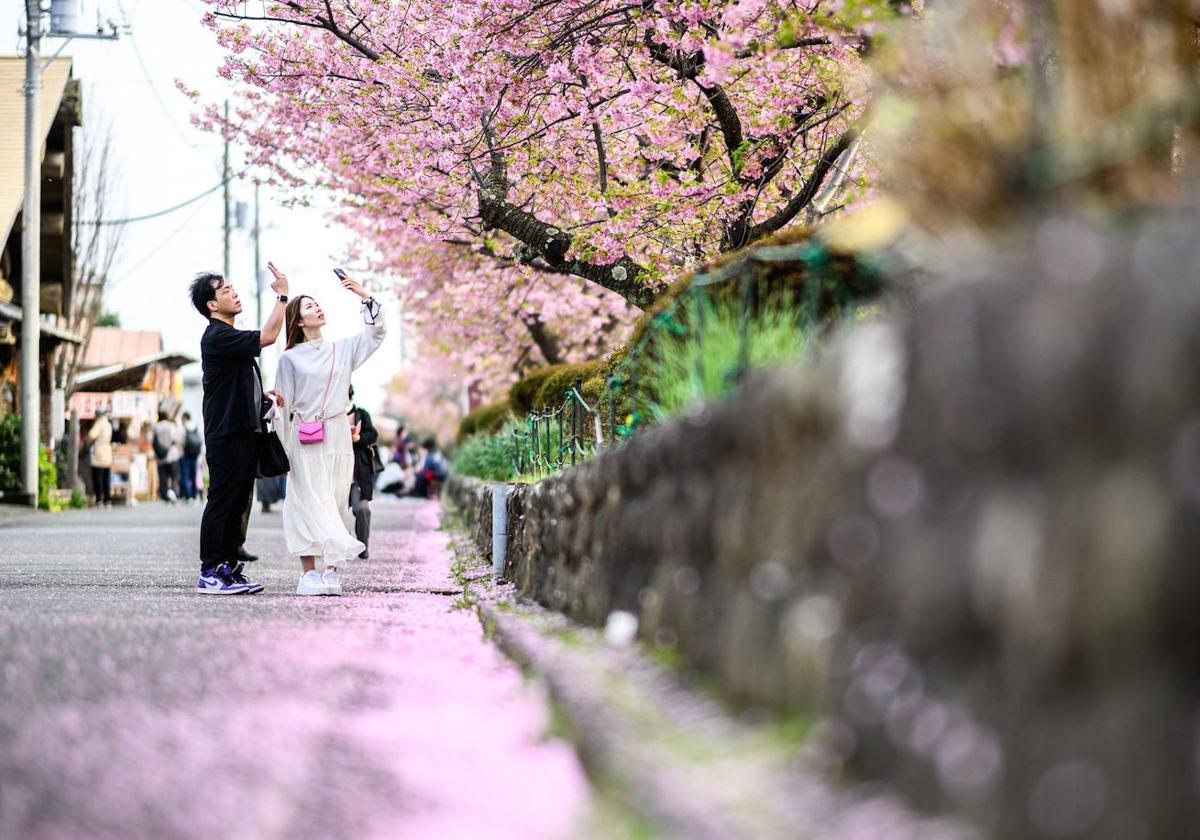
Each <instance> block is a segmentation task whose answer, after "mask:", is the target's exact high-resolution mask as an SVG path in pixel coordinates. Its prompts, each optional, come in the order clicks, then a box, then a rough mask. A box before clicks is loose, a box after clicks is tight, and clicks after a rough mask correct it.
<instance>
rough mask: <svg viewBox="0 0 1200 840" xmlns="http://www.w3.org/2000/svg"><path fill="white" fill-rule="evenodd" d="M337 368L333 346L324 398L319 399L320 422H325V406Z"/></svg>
mask: <svg viewBox="0 0 1200 840" xmlns="http://www.w3.org/2000/svg"><path fill="white" fill-rule="evenodd" d="M336 368H337V345H336V344H335V345H333V357H332V358H331V359H330V360H329V379H328V380H326V382H325V396H323V397H321V411H320V415H319V416H318V417H317V419H318V420H320V421H321V422H325V405H326V403H328V402H329V387H330V386H331V385H333V372H334V370H335V369H336Z"/></svg>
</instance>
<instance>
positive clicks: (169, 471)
mask: <svg viewBox="0 0 1200 840" xmlns="http://www.w3.org/2000/svg"><path fill="white" fill-rule="evenodd" d="M151 441H152V443H153V446H154V460H155V463H157V464H158V498H160V499H162V500H163V501H164V502H167V503H169V504H172V505H173V504H175V502H176V501H178V499H179V459H180V458H182V457H183V435H182V434H181V433H180V430H179V426H178V424H176V423H175V421H174V420H172V419H171V418H170V417H168V416H167V415H166V414H165V413H162V412H160V413H159V415H158V422H157V423H155V424H154V432H153V434H152V436H151Z"/></svg>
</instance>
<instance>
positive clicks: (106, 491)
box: [88, 406, 113, 507]
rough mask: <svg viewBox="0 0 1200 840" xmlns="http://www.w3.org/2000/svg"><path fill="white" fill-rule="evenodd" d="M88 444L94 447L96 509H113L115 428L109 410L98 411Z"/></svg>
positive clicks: (93, 486) (93, 478) (93, 475)
mask: <svg viewBox="0 0 1200 840" xmlns="http://www.w3.org/2000/svg"><path fill="white" fill-rule="evenodd" d="M88 442H90V443H91V445H92V456H91V464H92V494H93V495H94V496H95V497H96V507H112V462H113V451H112V443H113V427H112V423H109V422H108V408H107V407H106V406H100V407H99V408H98V409H96V422H94V423H92V428H90V429H88Z"/></svg>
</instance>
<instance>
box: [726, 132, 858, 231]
mask: <svg viewBox="0 0 1200 840" xmlns="http://www.w3.org/2000/svg"><path fill="white" fill-rule="evenodd" d="M856 136H857V132H856V131H855V130H854V129H850V130H848V131H846V132H845V133H844V134H842V136H841V137H839V138H838V139H837V142H836V143H834V144H833V145H832V146H830V147H829V148H828V149H826V150H825V152H824V154H822V155H821V157H820V159H819V160H818V161H817V165H816V167H815V168H814V169H813V171H812V174H811V175H809V177H808V180H807V181H806V182H805V183H804V186H803V187H802V188H801V189H800V190H799V191H797V192H796V194H795V195H793V196H792V198H791V200H790V201H788V203H787V204H785V205H784V206H783V207H781V208H780V209H779V210H778V211H777V212H776V213H775V214H774V215H773V216H771V217H770V218H769V219H767V220H766V221H764V222H761V223H760V224H757V225H753V226H751V227H750V229H749V230H748V231H747V233H746V242H754V241H755V240H757V239H762V238H763V237H764V236H769V235H771V234H772V233H774V232H775V231H777V230H779V229H780V228H782V227H783V226H784V225H786V224H787V223H788V222H790V221H791V220H792V219H794V218H796V214H798V213H799V212H800V211H801V210H803V209H804V208H805V207H807V206H808V205H809V203H811V202H812V200H813V199H814V198H815V197H816V195H817V191H818V190H820V189H821V185H822V184H823V183H825V179H826V178H827V177H828V176H829V173H830V171H831V170H832V169H833V167H834V164H836V163H837V160H838V158H840V157H841V156H842V153H843V152H845V151H846V150H847V149H848V148H850V144H851V143H852V142H853V141H854V138H855V137H856Z"/></svg>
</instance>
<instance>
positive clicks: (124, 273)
mask: <svg viewBox="0 0 1200 840" xmlns="http://www.w3.org/2000/svg"><path fill="white" fill-rule="evenodd" d="M212 192H213V191H212V190H209V191H208V193H207V194H206V195H205V196H201V197H202V198H207V197H208V195H211V194H212ZM203 209H204V205H200V206H199V207H197V208H196V209H195V210H193V211H192V212H191V213H190V214H188V216H187V218H185V219H184V220H183V221H182V222H180V224H179V226H178V227H177V228H175V229H174V230H173V231H171V232H170V233H169V234H167V235H166V236H164V237H163V240H162V242H160V243H159V244H158V245H157V246H156V247H155V248H153V249H152V250H151V251H150V252H149V253H146V254H143V255H142V256H140V257H139V258H138V259H137V260H136V261H135V262H134V263H133V265H130V266H128V267H125V266H122V265H121V263H120V262H118V263H117V268H119V269H120V277H119V278H118V279H117V280H116V281H114V282H112V283H110V284H109V288H115V287H116V286H117V285H119V284H120V283H121V281H122V280H125V279H128V277H129V275H131V274H133V272H135V271H137V270H138V269H139V268H141V267H142V266H143V265H145V264H146V263H148V262H149V261H150V260H151V259H153V258H154V257H155V256H157V255H158V253H159V252H160V251H162V249H163V248H165V247H167V246H168V245H170V244H171V243H172V242H173V241H174V240H175V236H176V235H177V234H178V233H179V232H180V231H182V230H183V229H184V228H186V227H187V226H188V225H190V224H191V223H192V222H193V221H194V220H195V219H196V217H197V216H199V215H200V211H201V210H203Z"/></svg>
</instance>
